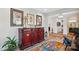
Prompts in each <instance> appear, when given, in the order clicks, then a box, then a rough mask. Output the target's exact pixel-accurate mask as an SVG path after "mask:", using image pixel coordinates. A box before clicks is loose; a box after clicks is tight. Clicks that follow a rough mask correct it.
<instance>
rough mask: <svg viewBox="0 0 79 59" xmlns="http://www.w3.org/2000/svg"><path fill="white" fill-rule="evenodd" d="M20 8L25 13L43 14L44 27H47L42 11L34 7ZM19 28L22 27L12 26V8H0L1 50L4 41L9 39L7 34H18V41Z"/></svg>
mask: <svg viewBox="0 0 79 59" xmlns="http://www.w3.org/2000/svg"><path fill="white" fill-rule="evenodd" d="M19 9H20V10H23V11H24V15H27V13H31V14H35V15H37V14H38V15H42V16H43V19H42V27H45V24H46V23H45V19H44V15H43V14H42V13H38V12H36V11H34V10H32V9H25V8H23V9H22V8H19ZM18 28H22V27H10V8H0V50H2V48H1V47H2V45H3V44H4V41H5V40H7V39H6V37H7V36H11V37H13V36H16V38H17V41H18Z"/></svg>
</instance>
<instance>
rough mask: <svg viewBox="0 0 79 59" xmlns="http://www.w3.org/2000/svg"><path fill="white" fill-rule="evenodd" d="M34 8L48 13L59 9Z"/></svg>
mask: <svg viewBox="0 0 79 59" xmlns="http://www.w3.org/2000/svg"><path fill="white" fill-rule="evenodd" d="M34 9H35V10H36V11H39V12H41V13H50V12H54V11H56V10H60V9H61V8H34Z"/></svg>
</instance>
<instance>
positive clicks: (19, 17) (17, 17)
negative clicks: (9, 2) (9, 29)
mask: <svg viewBox="0 0 79 59" xmlns="http://www.w3.org/2000/svg"><path fill="white" fill-rule="evenodd" d="M10 25H11V26H23V11H21V10H17V9H13V8H11V9H10Z"/></svg>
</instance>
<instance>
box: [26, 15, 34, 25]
mask: <svg viewBox="0 0 79 59" xmlns="http://www.w3.org/2000/svg"><path fill="white" fill-rule="evenodd" d="M27 18H28V20H27V22H28V25H34V20H35V19H34V15H33V14H27Z"/></svg>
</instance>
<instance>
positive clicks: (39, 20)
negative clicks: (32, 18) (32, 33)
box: [36, 15, 42, 26]
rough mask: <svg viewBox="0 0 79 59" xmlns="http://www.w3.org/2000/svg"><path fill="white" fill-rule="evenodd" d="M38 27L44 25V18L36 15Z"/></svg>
mask: <svg viewBox="0 0 79 59" xmlns="http://www.w3.org/2000/svg"><path fill="white" fill-rule="evenodd" d="M36 25H38V26H41V25H42V16H40V15H36Z"/></svg>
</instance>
